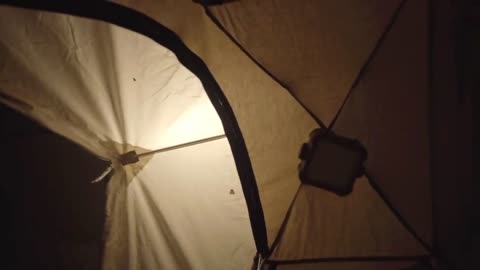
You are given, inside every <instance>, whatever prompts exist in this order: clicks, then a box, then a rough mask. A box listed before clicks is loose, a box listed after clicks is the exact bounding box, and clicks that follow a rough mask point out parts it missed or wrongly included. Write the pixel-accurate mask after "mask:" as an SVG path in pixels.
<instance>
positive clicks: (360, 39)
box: [208, 0, 402, 125]
mask: <svg viewBox="0 0 480 270" xmlns="http://www.w3.org/2000/svg"><path fill="white" fill-rule="evenodd" d="M401 2H402V1H400V0H393V1H382V0H375V1H367V2H366V1H361V0H360V1H357V0H354V1H352V0H340V1H328V0H327V1H323V0H315V1H300V2H298V1H290V0H281V1H268V0H267V1H254V0H242V1H232V2H231V3H228V2H227V3H225V4H223V5H219V6H212V7H209V8H208V9H209V11H210V12H211V13H212V16H213V17H214V18H215V19H216V20H218V21H219V23H220V24H221V25H222V26H223V27H224V28H225V30H226V31H227V32H228V33H229V34H230V35H231V36H232V37H233V38H234V39H235V40H236V41H237V42H238V43H239V44H240V46H242V47H243V48H245V50H246V51H247V52H248V53H250V54H251V56H252V57H253V58H254V59H256V61H258V63H259V64H261V65H262V66H263V67H264V68H265V69H266V70H268V72H270V73H271V74H272V75H273V76H274V77H275V78H276V79H278V80H279V81H280V82H281V83H282V84H283V85H285V87H286V88H288V89H289V90H290V92H292V93H293V95H294V96H295V97H297V98H298V100H300V102H301V103H303V104H304V105H305V106H306V107H307V108H308V109H309V110H310V111H311V112H312V113H313V114H314V115H315V116H316V117H317V118H318V119H320V120H321V121H323V122H324V123H325V124H326V125H328V124H329V123H330V121H331V120H332V119H333V117H334V115H335V114H336V112H337V110H338V108H339V107H340V105H341V103H342V101H343V99H344V98H345V95H346V94H347V92H348V90H349V89H350V87H351V85H352V84H353V82H354V81H355V79H356V77H357V76H358V73H359V71H360V69H361V67H362V66H363V64H364V63H365V61H366V60H367V59H368V56H369V54H370V53H371V51H372V50H373V48H374V46H375V44H376V42H377V40H378V39H379V37H380V36H381V34H382V33H383V31H384V30H385V27H386V25H388V23H389V21H390V20H391V18H392V16H393V14H394V13H395V12H396V9H397V8H398V6H399V4H400V3H401Z"/></svg>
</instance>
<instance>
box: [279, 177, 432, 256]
mask: <svg viewBox="0 0 480 270" xmlns="http://www.w3.org/2000/svg"><path fill="white" fill-rule="evenodd" d="M424 254H426V251H425V250H423V248H422V247H421V245H420V244H419V243H418V242H417V241H416V240H415V239H414V238H413V236H411V235H410V233H409V232H408V231H407V230H406V229H405V228H404V227H403V226H402V225H401V223H400V222H399V221H398V220H397V219H396V217H395V216H394V215H393V214H392V213H391V211H390V209H388V207H387V206H386V205H385V203H384V202H383V201H382V200H381V198H380V197H379V195H378V194H377V193H375V191H374V190H373V189H372V188H371V187H370V185H369V183H368V181H367V180H366V179H365V178H363V179H359V180H358V181H357V183H356V184H355V187H354V190H353V192H352V193H351V194H350V195H349V196H345V197H340V196H337V195H335V194H333V193H329V192H327V191H324V190H322V189H319V188H316V187H312V186H307V185H302V187H301V188H300V191H299V193H298V196H297V198H296V200H295V203H294V205H293V208H292V212H291V215H290V217H289V219H288V222H287V225H286V227H285V231H284V234H283V235H282V236H281V238H280V241H279V244H278V245H277V247H276V249H275V250H274V252H273V254H272V255H271V257H270V259H272V260H301V259H316V258H348V257H369V256H372V257H373V256H415V255H424Z"/></svg>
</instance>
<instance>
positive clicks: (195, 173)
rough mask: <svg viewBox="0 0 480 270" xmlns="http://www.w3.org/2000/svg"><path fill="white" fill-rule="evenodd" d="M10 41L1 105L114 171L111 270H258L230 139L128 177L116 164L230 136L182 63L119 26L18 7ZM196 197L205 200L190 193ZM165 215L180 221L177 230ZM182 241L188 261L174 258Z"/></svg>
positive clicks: (2, 54)
mask: <svg viewBox="0 0 480 270" xmlns="http://www.w3.org/2000/svg"><path fill="white" fill-rule="evenodd" d="M0 33H1V35H2V39H1V40H0V91H1V101H2V102H5V103H6V104H7V105H9V106H12V107H14V108H15V109H17V110H20V111H21V112H22V113H24V114H26V115H27V116H29V117H31V118H33V119H35V120H37V121H39V122H40V123H41V124H43V125H45V126H46V127H48V128H50V129H51V130H53V131H54V132H56V133H58V134H60V135H62V136H64V137H66V138H68V139H70V140H72V141H74V142H76V143H78V144H80V145H81V146H83V147H85V148H86V149H88V150H89V151H91V152H92V153H94V154H95V155H97V156H99V157H101V158H103V159H106V160H111V161H112V162H113V164H112V166H113V167H114V174H113V176H112V178H111V179H110V182H109V185H108V201H107V209H106V215H107V219H106V225H105V230H106V240H105V241H106V243H105V251H104V263H103V268H104V269H162V268H163V269H185V268H184V267H183V266H184V265H185V264H190V265H195V269H214V268H217V269H245V268H246V267H247V266H249V265H250V263H251V259H252V257H253V256H254V254H255V245H254V241H253V238H252V235H251V227H250V222H249V219H248V213H247V208H246V204H245V200H244V197H243V194H242V191H241V188H240V187H239V185H240V180H239V179H238V175H237V173H236V169H235V166H234V161H233V156H232V153H231V150H230V147H229V145H228V143H227V142H226V140H225V139H224V140H223V142H215V143H214V142H212V143H210V147H207V146H204V147H203V148H200V147H198V148H195V147H190V148H188V149H191V151H190V152H188V150H186V149H187V148H185V149H183V150H182V152H181V153H183V154H182V155H181V156H179V157H177V156H178V155H180V152H178V153H177V152H168V153H164V154H163V159H162V157H157V156H154V157H150V158H151V160H150V161H149V158H142V160H141V162H139V163H137V164H134V165H128V166H126V167H121V165H119V163H118V162H117V157H118V155H120V154H122V153H125V152H127V151H129V150H132V149H135V150H137V151H138V152H139V153H141V152H144V151H147V150H153V149H158V148H163V147H167V146H171V145H176V144H179V143H184V142H190V141H194V140H197V139H203V138H206V137H211V136H214V135H219V134H223V127H222V124H221V122H220V119H219V117H218V115H217V113H216V111H215V109H214V108H213V106H212V104H211V103H210V100H209V99H208V97H207V95H206V93H205V91H204V89H203V87H202V85H201V83H200V81H199V79H198V78H196V77H195V76H194V75H193V74H192V73H191V72H190V71H189V70H187V69H186V68H185V67H184V66H182V65H181V64H180V63H179V62H178V60H177V58H176V57H175V55H174V54H173V53H172V52H170V51H168V50H167V49H165V48H163V47H162V46H160V45H159V44H157V43H155V42H153V41H152V40H150V39H148V38H146V37H144V36H141V35H138V34H136V33H133V32H131V31H128V30H125V29H122V28H120V27H116V26H113V25H111V24H108V23H104V22H99V21H95V20H90V19H82V18H77V17H73V16H67V15H60V14H54V13H48V12H39V11H29V10H24V9H18V8H10V7H1V8H0ZM212 145H214V146H212ZM176 151H180V150H176ZM168 154H170V155H171V157H172V158H171V159H170V158H169V155H168ZM176 155H177V156H176ZM174 160H175V161H176V163H175V164H171V163H173V162H174ZM178 164H179V165H178ZM219 166H220V167H219ZM187 178H189V179H187ZM92 180H93V179H92ZM180 180H181V181H180ZM207 180H208V181H207ZM66 181H68V179H66ZM195 181H197V182H195ZM190 185H191V186H190ZM193 187H195V190H194V191H195V193H192V191H191V190H187V188H189V189H192V188H193ZM156 189H160V190H156ZM231 190H233V192H234V194H230V191H231ZM173 191H175V192H173ZM182 191H184V193H182ZM186 191H189V192H186ZM203 191H205V192H206V193H205V194H204V193H202V192H203ZM186 194H190V195H191V196H187V195H186ZM201 194H203V195H201ZM207 195H208V196H209V197H208V198H209V200H208V201H207V200H206V199H205V196H207ZM149 196H150V197H149ZM159 197H161V198H159ZM152 198H153V199H152ZM164 200H166V201H167V202H165V201H164ZM175 200H178V202H176V203H172V202H174V201H175ZM168 201H171V202H170V203H168ZM156 203H157V204H158V203H162V205H157V204H156ZM181 203H183V205H181ZM180 206H183V207H180ZM193 206H196V207H197V209H195V208H194V207H193ZM99 207H100V206H99ZM158 209H162V211H169V213H167V214H166V217H167V220H169V222H168V223H167V224H164V223H162V222H163V216H162V214H161V213H158V212H156V211H157V210H158ZM219 219H222V222H219ZM158 224H162V226H156V225H158ZM187 224H188V226H186V225H187ZM209 226H210V228H211V229H210V230H208V229H205V228H207V227H209ZM173 234H174V235H173ZM158 235H164V236H165V237H163V238H162V237H157V236H158ZM227 236H228V237H227ZM172 237H173V238H175V239H176V240H177V241H178V242H179V243H180V251H179V250H175V251H177V252H180V253H182V254H184V257H175V256H174V257H169V256H168V254H169V252H170V251H171V249H170V247H171V243H170V242H169V241H170V239H171V238H172ZM197 240H202V241H201V243H199V242H196V241H197ZM192 242H195V243H196V244H195V245H194V244H192ZM153 246H154V247H155V248H152V247H153ZM138 250H143V251H144V250H148V251H150V252H151V253H142V252H137V251H138ZM219 256H221V257H222V258H221V259H220V258H219ZM159 258H161V261H159V260H160V259H159Z"/></svg>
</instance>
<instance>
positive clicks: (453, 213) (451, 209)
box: [432, 0, 480, 269]
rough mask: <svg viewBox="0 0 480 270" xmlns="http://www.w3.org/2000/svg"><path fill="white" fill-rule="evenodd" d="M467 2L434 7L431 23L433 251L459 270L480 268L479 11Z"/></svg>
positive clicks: (436, 3) (441, 1)
mask: <svg viewBox="0 0 480 270" xmlns="http://www.w3.org/2000/svg"><path fill="white" fill-rule="evenodd" d="M469 2H470V1H459V2H456V3H451V2H449V1H443V0H439V1H434V5H433V11H434V14H433V15H434V16H433V18H432V23H433V29H432V30H433V32H432V41H433V47H432V67H433V70H432V72H433V73H432V88H433V102H432V128H433V132H432V154H433V160H432V161H433V164H432V165H433V166H432V169H433V179H434V182H433V199H434V221H435V223H434V233H435V245H436V247H437V248H438V250H439V251H440V253H441V254H442V255H443V256H445V257H446V258H447V259H448V260H449V261H451V262H452V263H453V265H455V266H456V267H457V269H477V268H479V267H480V265H479V262H478V258H477V257H476V255H477V254H479V241H480V240H479V239H480V238H479V230H478V228H479V220H480V218H479V216H478V214H477V213H478V211H477V210H476V208H477V206H478V205H479V201H478V198H479V197H478V194H479V187H478V184H477V185H476V186H475V182H474V181H473V179H474V176H473V164H472V160H473V151H474V149H473V148H472V146H473V141H474V138H473V136H472V122H473V121H472V117H473V115H472V113H473V112H472V103H473V99H472V97H473V93H474V92H475V89H476V88H478V86H479V84H478V68H477V65H478V61H480V54H479V53H478V50H477V49H478V46H479V45H480V40H479V38H478V37H479V36H480V33H479V31H478V29H479V28H478V25H479V23H480V19H479V17H478V16H479V15H478V14H479V9H478V5H477V6H475V5H474V4H472V3H469ZM477 179H478V177H477Z"/></svg>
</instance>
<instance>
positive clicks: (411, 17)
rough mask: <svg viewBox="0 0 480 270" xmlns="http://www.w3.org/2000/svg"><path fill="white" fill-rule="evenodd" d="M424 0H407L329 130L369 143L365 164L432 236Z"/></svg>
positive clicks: (421, 230) (426, 234) (389, 194)
mask: <svg viewBox="0 0 480 270" xmlns="http://www.w3.org/2000/svg"><path fill="white" fill-rule="evenodd" d="M427 12H428V9H427V1H425V0H422V1H407V2H406V4H405V5H404V6H403V8H402V10H401V12H400V14H399V16H398V19H397V20H396V22H395V23H394V24H393V25H392V28H391V30H390V31H389V33H387V36H386V37H385V40H384V42H383V43H382V46H381V47H380V48H379V49H378V51H377V53H376V55H375V56H374V58H373V59H372V61H371V62H370V65H369V66H368V67H367V68H366V71H365V73H364V75H363V77H362V79H361V80H360V81H359V83H358V85H357V87H356V88H355V89H353V91H352V94H351V96H350V98H349V100H348V101H347V103H346V104H345V107H344V109H343V111H342V113H341V114H340V116H339V118H338V121H337V122H336V124H335V126H334V130H335V131H336V132H337V133H339V134H342V135H345V136H349V137H353V138H358V139H359V140H360V141H362V142H363V143H364V144H365V146H366V147H367V149H368V152H369V156H368V160H367V170H368V171H369V173H370V174H371V176H372V177H373V178H374V179H373V180H374V181H375V182H376V183H377V184H378V186H379V188H380V189H381V190H382V191H383V193H384V195H385V196H386V198H388V199H389V200H390V201H391V203H392V204H393V205H394V207H395V208H396V209H397V210H398V211H399V212H400V214H401V215H402V216H403V217H404V218H405V219H406V220H407V222H408V223H409V224H411V225H412V226H413V228H414V230H415V231H416V232H417V233H418V234H419V236H420V237H421V238H422V239H423V241H426V242H431V239H432V235H431V231H432V201H431V200H432V197H431V185H432V183H431V176H430V153H429V151H430V145H429V136H430V134H429V130H428V129H429V123H428V121H429V95H430V93H429V86H428V39H427V36H428V35H427V18H428V16H427Z"/></svg>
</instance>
